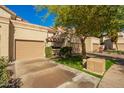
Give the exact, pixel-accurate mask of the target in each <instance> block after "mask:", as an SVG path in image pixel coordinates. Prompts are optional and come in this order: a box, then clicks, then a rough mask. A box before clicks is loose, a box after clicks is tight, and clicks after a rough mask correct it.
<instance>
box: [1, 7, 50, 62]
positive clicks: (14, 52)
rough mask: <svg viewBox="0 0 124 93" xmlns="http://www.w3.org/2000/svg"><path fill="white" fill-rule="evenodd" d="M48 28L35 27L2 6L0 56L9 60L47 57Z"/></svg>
mask: <svg viewBox="0 0 124 93" xmlns="http://www.w3.org/2000/svg"><path fill="white" fill-rule="evenodd" d="M49 30H51V29H50V28H48V27H43V26H39V25H34V24H31V23H28V22H26V21H25V20H23V19H22V18H20V17H18V16H17V15H16V14H15V13H14V12H12V11H11V10H9V9H8V8H7V7H5V6H1V5H0V56H6V57H8V58H9V60H22V59H29V58H38V57H40V58H44V57H45V44H46V43H45V42H46V38H47V37H48V34H49V33H48V32H49Z"/></svg>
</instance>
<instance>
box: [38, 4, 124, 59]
mask: <svg viewBox="0 0 124 93" xmlns="http://www.w3.org/2000/svg"><path fill="white" fill-rule="evenodd" d="M36 9H37V10H39V11H40V10H41V11H42V10H43V9H48V11H49V12H48V13H47V14H46V16H44V17H45V18H46V17H48V16H49V15H51V14H54V15H56V18H55V27H57V26H63V27H65V28H75V30H76V31H75V35H77V36H78V37H79V38H80V40H81V43H82V54H83V55H82V56H83V57H85V56H86V48H85V43H84V42H85V39H86V38H87V37H90V36H96V37H101V36H103V34H105V33H106V34H108V32H111V31H112V30H113V29H116V30H115V31H116V32H117V31H120V28H121V27H123V26H122V25H124V21H123V19H124V17H123V14H124V6H117V5H116V6H110V5H107V6H105V5H95V6H93V5H90V6H89V5H69V6H36ZM120 24H121V26H120ZM118 29H119V30H118ZM112 35H113V34H112ZM112 38H114V40H117V37H116V36H115V34H114V35H113V36H112Z"/></svg>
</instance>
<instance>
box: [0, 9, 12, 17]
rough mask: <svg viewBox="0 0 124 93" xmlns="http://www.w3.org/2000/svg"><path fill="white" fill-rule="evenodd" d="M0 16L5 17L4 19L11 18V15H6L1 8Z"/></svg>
mask: <svg viewBox="0 0 124 93" xmlns="http://www.w3.org/2000/svg"><path fill="white" fill-rule="evenodd" d="M0 16H2V17H6V18H10V17H11V15H10V14H9V13H7V12H6V11H5V10H3V9H2V8H0Z"/></svg>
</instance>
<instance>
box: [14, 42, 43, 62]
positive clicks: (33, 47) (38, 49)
mask: <svg viewBox="0 0 124 93" xmlns="http://www.w3.org/2000/svg"><path fill="white" fill-rule="evenodd" d="M44 48H45V44H44V42H43V41H33V40H16V60H21V59H31V58H41V57H44Z"/></svg>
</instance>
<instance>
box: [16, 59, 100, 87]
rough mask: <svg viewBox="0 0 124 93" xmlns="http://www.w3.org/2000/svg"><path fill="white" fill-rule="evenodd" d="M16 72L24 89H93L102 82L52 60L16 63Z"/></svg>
mask: <svg viewBox="0 0 124 93" xmlns="http://www.w3.org/2000/svg"><path fill="white" fill-rule="evenodd" d="M15 70H16V77H17V78H21V80H22V82H23V85H22V86H21V87H24V88H56V87H59V88H71V87H72V88H85V87H87V88H93V87H96V86H97V84H98V82H99V80H100V79H98V78H96V77H93V76H91V75H89V74H86V73H83V72H80V71H78V70H75V69H73V68H70V67H67V66H64V65H59V64H56V63H54V62H53V61H50V60H41V59H39V60H33V61H20V62H15Z"/></svg>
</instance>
